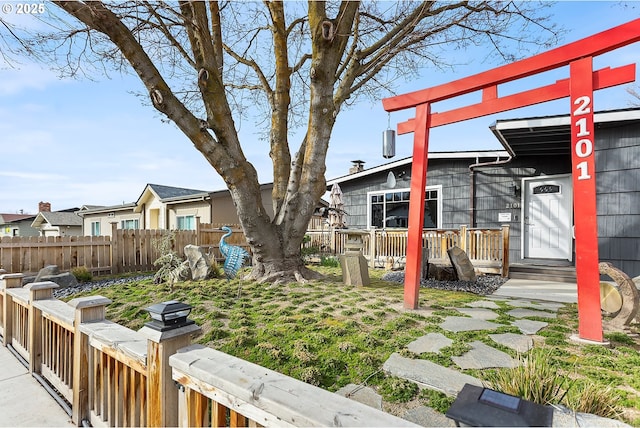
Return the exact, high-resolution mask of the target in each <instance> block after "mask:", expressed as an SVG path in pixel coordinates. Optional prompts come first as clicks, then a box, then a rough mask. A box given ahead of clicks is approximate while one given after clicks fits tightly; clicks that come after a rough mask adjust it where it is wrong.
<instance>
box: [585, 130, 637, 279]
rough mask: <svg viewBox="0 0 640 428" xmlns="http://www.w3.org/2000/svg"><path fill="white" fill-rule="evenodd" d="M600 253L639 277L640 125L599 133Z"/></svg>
mask: <svg viewBox="0 0 640 428" xmlns="http://www.w3.org/2000/svg"><path fill="white" fill-rule="evenodd" d="M595 146H596V191H597V194H598V199H597V204H598V205H597V209H598V253H599V257H600V260H603V261H609V262H611V263H612V264H613V265H614V266H615V267H617V268H619V269H621V270H622V271H623V272H625V273H626V274H627V275H629V276H631V277H635V276H638V275H640V125H639V124H637V123H636V124H626V125H619V126H616V127H607V128H599V129H597V130H596V145H595Z"/></svg>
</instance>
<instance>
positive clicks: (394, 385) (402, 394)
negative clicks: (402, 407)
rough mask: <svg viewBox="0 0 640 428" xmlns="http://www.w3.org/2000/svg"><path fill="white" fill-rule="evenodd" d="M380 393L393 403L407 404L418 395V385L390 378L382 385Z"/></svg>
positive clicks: (397, 378) (393, 377)
mask: <svg viewBox="0 0 640 428" xmlns="http://www.w3.org/2000/svg"><path fill="white" fill-rule="evenodd" d="M378 393H380V395H381V396H382V398H383V399H385V400H386V401H389V402H392V403H406V402H408V401H411V400H412V399H413V397H415V396H416V394H417V393H418V385H416V384H415V383H413V382H411V381H410V380H407V379H402V378H399V377H395V376H392V377H388V378H386V379H385V380H383V381H382V383H380V387H379V388H378Z"/></svg>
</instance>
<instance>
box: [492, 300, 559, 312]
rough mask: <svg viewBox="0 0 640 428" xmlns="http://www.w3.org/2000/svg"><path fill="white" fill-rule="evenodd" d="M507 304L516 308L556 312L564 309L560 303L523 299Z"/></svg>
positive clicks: (508, 301) (507, 301)
mask: <svg viewBox="0 0 640 428" xmlns="http://www.w3.org/2000/svg"><path fill="white" fill-rule="evenodd" d="M505 302H506V303H507V304H508V305H509V306H513V307H514V308H530V309H546V310H550V311H554V312H555V311H557V310H558V309H560V308H562V307H564V304H563V303H558V302H542V301H540V302H535V301H531V300H523V299H514V300H506V301H505Z"/></svg>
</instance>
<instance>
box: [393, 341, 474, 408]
mask: <svg viewBox="0 0 640 428" xmlns="http://www.w3.org/2000/svg"><path fill="white" fill-rule="evenodd" d="M382 369H383V370H384V371H385V372H387V373H388V374H390V375H393V376H398V377H401V378H404V379H408V380H410V381H412V382H415V383H417V384H418V386H422V387H425V388H429V389H433V390H436V391H440V392H444V393H445V394H447V395H449V396H452V397H453V396H456V395H458V393H459V392H460V391H461V390H462V387H463V386H464V385H465V383H470V384H471V385H477V386H482V382H481V381H480V380H479V379H476V378H475V377H473V376H469V375H467V374H464V373H460V372H459V371H457V370H454V369H450V368H448V367H443V366H441V365H438V364H436V363H432V362H431V361H427V360H414V359H411V358H405V357H402V356H400V355H399V354H398V353H395V352H394V353H393V354H391V356H390V357H389V359H388V360H387V361H386V362H385V363H384V364H383V366H382Z"/></svg>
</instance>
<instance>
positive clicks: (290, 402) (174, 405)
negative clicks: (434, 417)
mask: <svg viewBox="0 0 640 428" xmlns="http://www.w3.org/2000/svg"><path fill="white" fill-rule="evenodd" d="M23 277H24V275H23V274H19V273H18V274H15V273H14V274H4V275H0V314H1V315H0V335H2V345H3V346H5V347H8V348H9V349H10V350H12V351H13V352H14V355H16V357H17V358H19V359H20V360H22V362H23V363H24V364H25V366H27V367H28V368H29V371H30V373H32V375H33V376H34V377H35V378H36V379H38V380H39V381H40V382H41V383H43V384H44V385H46V387H47V388H48V389H49V390H50V392H55V391H54V390H53V388H51V386H53V387H54V388H55V390H57V391H58V393H59V394H60V395H61V396H62V398H63V399H64V401H62V403H63V404H64V406H63V407H66V409H65V410H67V412H68V413H69V415H70V416H71V417H72V421H73V422H74V424H75V425H76V426H88V425H89V424H90V425H91V426H94V427H102V426H108V427H115V426H117V427H131V426H133V427H137V426H152V427H163V426H180V427H207V426H211V427H218V426H231V427H246V426H249V427H258V426H274V427H284V426H289V427H293V426H388V427H391V426H417V425H413V424H411V423H410V422H409V421H406V420H403V419H399V418H397V417H395V416H392V415H390V414H387V413H384V412H382V411H380V410H376V409H374V408H372V407H369V406H367V405H364V404H361V403H358V402H356V401H353V400H350V399H348V398H345V397H342V396H340V395H338V394H334V393H331V392H329V391H325V390H323V389H320V388H317V387H315V386H312V385H309V384H307V383H304V382H301V381H299V380H296V379H293V378H290V377H288V376H286V375H283V374H281V373H277V372H275V371H272V370H269V369H267V368H264V367H260V366H258V365H255V364H252V363H249V362H247V361H244V360H242V359H240V358H236V357H233V356H231V355H228V354H224V353H222V352H219V351H216V350H214V349H210V348H206V347H203V346H197V345H191V336H192V335H194V334H197V333H198V332H199V331H200V327H198V326H197V325H195V324H191V325H186V324H183V325H178V326H175V327H174V328H173V329H170V330H167V331H163V332H161V331H158V330H155V329H153V328H150V327H149V326H147V325H145V326H144V327H143V328H142V329H140V330H138V331H134V330H131V329H129V328H127V327H124V326H121V325H119V324H117V323H114V322H111V321H108V320H106V319H105V307H106V306H107V305H108V304H110V303H111V301H110V300H109V299H107V298H105V297H101V296H89V297H80V298H76V299H73V300H71V301H69V302H68V303H65V302H63V301H60V300H57V299H55V298H53V289H54V288H56V287H57V285H56V284H54V283H53V282H49V281H45V282H35V283H31V284H28V285H25V286H24V287H23V286H22V279H23Z"/></svg>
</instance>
